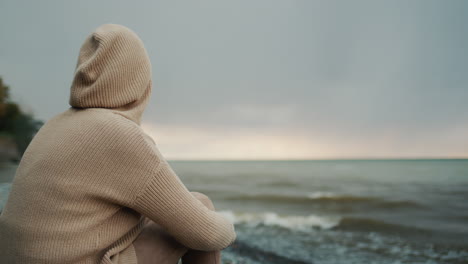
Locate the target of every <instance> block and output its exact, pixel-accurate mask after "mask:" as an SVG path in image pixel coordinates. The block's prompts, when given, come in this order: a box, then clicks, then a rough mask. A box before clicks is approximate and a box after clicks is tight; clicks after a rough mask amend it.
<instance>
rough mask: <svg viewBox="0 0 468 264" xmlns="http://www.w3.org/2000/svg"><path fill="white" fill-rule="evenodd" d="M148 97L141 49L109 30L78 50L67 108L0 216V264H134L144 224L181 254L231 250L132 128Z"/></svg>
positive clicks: (24, 163)
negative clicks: (166, 236) (161, 232)
mask: <svg viewBox="0 0 468 264" xmlns="http://www.w3.org/2000/svg"><path fill="white" fill-rule="evenodd" d="M151 89H152V83H151V65H150V61H149V58H148V55H147V53H146V50H145V48H144V46H143V43H142V41H141V40H140V39H139V38H138V36H137V35H136V34H135V33H134V32H132V31H131V30H130V29H128V28H126V27H123V26H120V25H114V24H106V25H102V26H100V27H99V28H97V29H96V30H95V31H94V32H93V33H92V34H91V35H90V36H88V37H87V38H86V40H85V42H84V44H83V45H82V47H81V49H80V54H79V58H78V63H77V65H76V71H75V77H74V79H73V83H72V85H71V93H70V100H69V102H70V105H71V106H72V107H71V108H69V109H68V110H66V111H65V112H63V113H60V114H58V115H57V116H55V117H53V118H52V119H50V120H49V121H47V123H46V124H45V125H44V126H43V127H42V128H41V129H40V130H39V132H38V133H37V135H36V136H35V137H34V139H33V141H32V142H31V144H30V145H29V147H28V148H27V150H26V152H25V154H24V156H23V158H22V160H21V162H20V164H19V167H18V169H17V172H16V175H15V178H14V180H13V184H12V188H11V192H10V195H9V197H8V200H7V202H6V204H5V207H4V208H3V211H2V214H1V215H0V263H60V264H63V263H109V264H110V263H129V264H131V263H137V260H136V255H135V250H134V248H133V246H132V242H133V241H134V240H135V238H136V237H137V236H138V234H139V233H140V232H141V230H142V228H143V226H144V221H145V217H144V216H146V217H148V218H150V219H151V220H153V221H155V222H156V223H158V224H160V225H161V226H162V227H163V228H165V229H166V230H167V231H168V232H169V233H170V234H171V235H172V236H173V237H174V238H175V239H176V240H178V241H179V242H180V243H182V244H183V245H185V246H186V247H188V248H192V249H197V250H204V251H211V250H220V249H224V248H226V247H228V246H229V245H231V244H232V243H233V242H234V240H235V238H236V233H235V230H234V226H233V224H232V223H231V222H230V221H229V220H228V219H226V218H225V217H223V216H222V215H221V214H219V213H217V212H215V211H211V210H210V209H208V208H207V207H205V206H204V205H203V204H202V202H200V201H199V200H198V199H197V198H195V197H194V196H193V195H192V194H191V193H190V191H189V190H188V189H187V188H186V186H185V185H184V184H183V183H182V181H181V180H180V179H179V177H178V176H177V175H176V174H175V173H174V171H173V170H172V168H171V167H170V165H169V164H168V163H167V161H166V160H165V159H164V157H163V156H162V154H161V153H160V152H159V150H158V149H157V146H156V145H155V143H154V141H153V140H152V139H151V138H150V137H149V136H148V135H146V134H145V133H144V132H143V130H142V129H141V127H140V120H141V116H142V114H143V111H144V108H145V106H146V104H147V103H148V100H149V97H150V94H151Z"/></svg>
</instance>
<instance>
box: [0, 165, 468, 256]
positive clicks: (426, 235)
mask: <svg viewBox="0 0 468 264" xmlns="http://www.w3.org/2000/svg"><path fill="white" fill-rule="evenodd" d="M170 163H171V165H172V167H173V168H174V170H175V171H176V173H177V174H178V175H179V177H180V178H181V179H182V181H183V182H184V183H185V184H186V185H187V187H188V188H189V189H190V190H192V191H199V192H203V193H205V194H207V195H208V196H210V197H211V198H212V200H213V201H214V205H215V207H216V209H217V210H218V211H220V212H222V213H223V214H224V215H225V216H226V217H228V218H229V219H231V220H232V221H233V222H234V223H235V225H236V231H237V234H238V237H237V241H236V243H235V244H234V245H233V246H232V247H230V248H228V249H226V250H225V251H223V262H224V263H238V264H241V263H245V264H258V263H262V264H264V263H265V264H266V263H272V264H276V263H278V264H280V263H282V264H289V263H291V264H298V263H314V264H319V263H320V264H332V263H334V264H340V263H376V264H377V263H378V264H383V263H394V264H396V263H468V203H467V199H468V160H356V161H347V160H337V161H334V160H329V161H171V162H170ZM12 173H13V174H14V167H4V168H3V169H1V170H0V208H1V207H2V203H4V200H5V199H6V196H7V194H8V190H9V183H8V182H9V181H10V180H11V179H12V176H11V175H12Z"/></svg>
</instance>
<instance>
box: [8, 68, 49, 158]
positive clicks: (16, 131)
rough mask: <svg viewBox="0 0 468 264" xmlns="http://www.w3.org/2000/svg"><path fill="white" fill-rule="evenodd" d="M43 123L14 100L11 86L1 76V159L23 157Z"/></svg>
mask: <svg viewBox="0 0 468 264" xmlns="http://www.w3.org/2000/svg"><path fill="white" fill-rule="evenodd" d="M42 125H43V122H42V121H40V120H37V119H35V118H34V116H33V114H32V113H28V112H26V111H24V110H23V109H22V108H21V106H20V105H19V104H18V103H16V102H14V101H13V100H12V98H11V96H10V87H9V86H8V85H6V84H5V83H4V81H3V79H2V78H1V77H0V161H2V160H3V161H4V160H12V161H18V160H19V159H21V156H22V155H23V153H24V151H25V150H26V148H27V147H28V145H29V143H30V142H31V140H32V138H33V137H34V135H35V134H36V132H37V131H38V130H39V128H40V127H41V126H42Z"/></svg>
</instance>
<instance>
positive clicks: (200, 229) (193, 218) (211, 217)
mask: <svg viewBox="0 0 468 264" xmlns="http://www.w3.org/2000/svg"><path fill="white" fill-rule="evenodd" d="M151 141H152V140H151ZM146 142H148V144H150V145H152V146H151V148H152V149H153V150H152V151H151V153H149V155H154V160H157V161H158V164H157V166H155V170H154V173H153V175H151V177H150V179H149V180H148V182H147V183H146V185H145V187H144V188H143V189H142V190H141V191H139V193H138V195H137V196H136V199H135V201H134V203H133V205H132V208H133V209H134V210H136V211H138V212H140V213H141V214H143V215H145V216H147V217H148V218H150V219H151V220H153V221H154V222H156V223H158V224H159V225H161V226H162V227H163V228H164V229H166V231H167V232H168V233H169V234H171V235H172V236H173V237H174V238H175V239H176V240H178V241H179V242H180V243H181V244H183V245H185V246H186V247H188V248H192V249H196V250H203V251H213V250H221V249H224V248H226V247H228V246H229V245H231V244H232V243H233V242H234V240H235V239H236V233H235V230H234V225H233V224H232V223H231V222H230V221H229V220H228V219H226V218H225V217H224V216H222V215H221V214H219V213H217V212H215V211H211V210H210V209H208V208H207V207H206V206H205V205H203V203H202V202H201V201H199V200H198V199H197V198H195V197H194V196H193V195H192V194H191V193H190V191H189V190H188V189H187V188H186V186H185V185H184V184H183V183H182V181H181V180H180V179H179V177H178V176H177V175H176V174H175V172H174V171H173V170H172V168H171V167H170V165H169V164H168V163H167V161H166V160H165V159H164V158H163V156H162V155H161V153H160V152H159V150H158V149H157V148H156V146H155V144H154V142H150V141H149V140H148V139H146Z"/></svg>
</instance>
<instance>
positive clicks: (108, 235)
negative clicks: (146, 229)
mask: <svg viewBox="0 0 468 264" xmlns="http://www.w3.org/2000/svg"><path fill="white" fill-rule="evenodd" d="M137 131H138V128H137V127H136V125H135V127H133V128H132V124H131V122H130V121H129V120H126V119H125V118H124V117H122V116H120V115H117V114H114V113H112V112H110V111H108V110H105V109H86V110H76V109H70V110H68V111H66V112H64V113H62V114H60V115H58V116H56V117H55V118H53V119H51V120H49V122H47V123H46V124H45V125H44V126H43V127H42V128H41V130H40V131H39V133H38V134H37V135H36V136H35V137H34V140H33V141H32V142H31V144H30V146H29V147H28V149H27V151H26V153H25V154H24V157H23V159H22V160H21V163H20V165H19V167H18V170H17V173H16V175H15V178H14V182H13V185H12V189H11V193H10V196H9V199H8V202H7V204H6V205H5V208H4V210H3V212H2V214H1V216H0V232H2V233H1V234H0V236H1V237H2V238H3V237H8V239H7V240H4V239H2V240H0V243H2V245H0V251H4V252H9V254H8V256H9V257H11V258H12V259H8V261H5V262H3V261H4V260H3V259H2V263H40V262H46V261H49V262H50V260H51V259H56V260H57V263H76V262H83V263H85V262H88V260H89V263H97V261H98V259H96V258H99V256H98V254H97V253H98V252H101V251H103V250H104V249H106V248H108V247H110V246H111V245H112V243H113V242H115V241H117V240H118V239H120V238H122V237H125V235H126V234H127V233H128V231H130V230H131V229H132V228H134V227H136V228H139V227H138V224H139V223H140V222H141V215H140V214H139V213H137V212H135V211H134V210H132V209H129V208H125V207H122V205H128V206H129V205H130V204H129V203H130V201H132V200H133V199H134V197H131V196H132V195H134V193H136V190H133V191H132V190H131V189H130V188H131V186H136V185H138V184H137V182H138V179H135V178H132V177H131V175H132V174H131V173H132V172H131V171H126V172H124V171H113V170H114V169H116V168H115V167H111V166H108V165H109V164H112V163H114V162H115V160H114V161H113V159H115V158H116V157H118V156H120V155H121V156H122V157H125V155H124V153H115V152H114V151H115V150H119V149H120V150H121V149H125V147H129V148H130V147H131V146H118V145H119V144H120V145H122V144H128V139H130V138H131V137H132V135H131V133H135V132H137ZM126 142H127V143H126ZM119 162H120V163H121V164H122V163H125V162H131V161H129V160H128V159H127V160H126V159H125V158H122V159H121V160H120V161H119ZM122 165H124V164H122ZM128 165H130V164H128ZM122 167H129V168H131V167H132V166H122ZM127 173H128V174H127ZM106 175H107V177H106ZM103 176H104V177H103ZM142 180H143V179H142ZM143 183H144V181H143V182H142V183H141V184H143ZM119 188H120V190H119ZM127 188H128V189H127ZM135 231H137V230H135ZM3 232H8V233H3ZM136 235H137V233H135V232H134V234H129V235H127V237H126V238H124V239H129V240H132V239H134V238H135V236H136ZM4 252H1V253H0V255H1V256H6V255H7V254H5V253H4ZM11 252H15V254H11ZM83 258H84V259H83Z"/></svg>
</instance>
